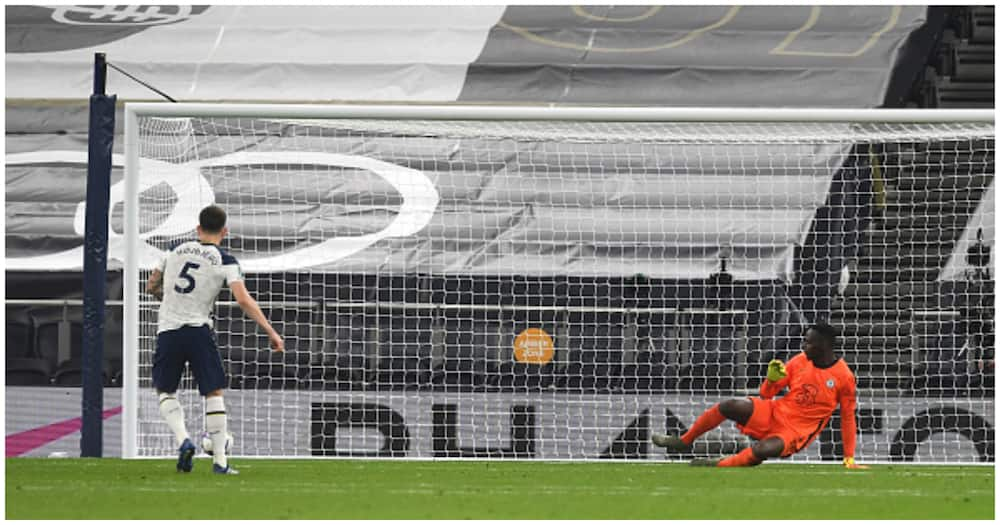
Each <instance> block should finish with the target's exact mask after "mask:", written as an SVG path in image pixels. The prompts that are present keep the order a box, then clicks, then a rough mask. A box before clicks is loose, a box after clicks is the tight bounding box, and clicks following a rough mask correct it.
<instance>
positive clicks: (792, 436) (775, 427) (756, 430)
mask: <svg viewBox="0 0 1000 525" xmlns="http://www.w3.org/2000/svg"><path fill="white" fill-rule="evenodd" d="M748 399H750V401H752V402H753V414H751V415H750V420H749V421H747V424H746V425H740V424H738V423H737V424H736V428H738V429H740V432H742V433H743V434H746V435H747V436H750V437H752V438H753V439H756V440H761V439H766V438H769V437H775V436H777V437H779V438H781V440H782V441H783V442H784V443H785V448H784V449H783V450H782V451H781V457H783V458H786V457H788V456H791V455H792V454H794V453H796V452H798V451H800V450H802V449H804V448H806V447H808V446H809V443H811V442H812V440H813V439H815V438H816V436H817V435H818V434H819V432H814V433H812V435H810V434H808V433H802V432H801V431H800V430H798V429H796V428H794V427H791V426H789V425H787V424H785V423H784V422H783V421H781V420H780V419H779V418H778V417H777V416H775V415H774V413H773V408H774V401H773V400H770V399H761V398H759V397H750V398H748Z"/></svg>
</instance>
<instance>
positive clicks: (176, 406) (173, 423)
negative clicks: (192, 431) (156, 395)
mask: <svg viewBox="0 0 1000 525" xmlns="http://www.w3.org/2000/svg"><path fill="white" fill-rule="evenodd" d="M160 415H161V416H163V419H165V420H166V421H167V424H168V425H170V430H173V431H174V437H176V438H177V446H178V447H179V446H181V444H183V443H184V440H185V439H188V438H189V437H190V436H188V431H187V427H186V426H184V409H183V408H182V407H181V403H180V401H177V394H166V393H162V392H161V393H160Z"/></svg>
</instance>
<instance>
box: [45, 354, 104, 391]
mask: <svg viewBox="0 0 1000 525" xmlns="http://www.w3.org/2000/svg"><path fill="white" fill-rule="evenodd" d="M101 378H102V379H101V383H102V384H105V385H106V384H108V382H109V381H110V379H111V375H110V370H109V369H108V363H107V362H104V364H103V370H102V372H101ZM52 383H53V384H54V385H58V386H81V385H82V384H83V363H82V362H81V360H80V358H79V357H75V358H73V359H70V360H68V361H64V362H62V363H60V364H59V366H58V367H56V371H55V374H53V376H52Z"/></svg>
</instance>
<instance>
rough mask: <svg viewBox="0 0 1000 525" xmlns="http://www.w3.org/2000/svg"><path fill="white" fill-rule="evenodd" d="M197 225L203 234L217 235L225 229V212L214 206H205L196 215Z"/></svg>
mask: <svg viewBox="0 0 1000 525" xmlns="http://www.w3.org/2000/svg"><path fill="white" fill-rule="evenodd" d="M198 224H199V225H201V229H202V231H204V232H205V233H219V232H221V231H222V229H223V228H225V227H226V212H225V211H224V210H223V209H222V208H220V207H218V206H216V205H214V204H213V205H211V206H206V207H205V209H203V210H201V213H199V214H198Z"/></svg>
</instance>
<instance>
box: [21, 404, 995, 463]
mask: <svg viewBox="0 0 1000 525" xmlns="http://www.w3.org/2000/svg"><path fill="white" fill-rule="evenodd" d="M6 394H7V421H8V425H7V432H8V434H7V438H8V443H10V440H11V436H15V435H19V434H24V433H26V432H32V431H34V432H35V434H36V435H37V434H39V433H41V434H42V435H44V436H47V437H49V438H53V437H54V438H55V439H50V440H48V441H38V443H40V445H39V446H38V447H36V448H34V449H31V450H27V451H25V452H24V455H48V454H49V453H51V452H55V451H64V452H69V453H70V454H75V453H76V449H77V443H78V439H79V434H78V433H65V434H62V435H61V436H60V435H59V433H58V432H56V431H55V430H52V429H53V427H56V426H58V425H60V424H63V426H65V421H61V420H60V417H61V416H67V417H73V416H74V415H77V414H78V413H79V390H78V389H63V388H46V389H37V388H19V387H8V388H7V389H6ZM40 394H45V395H46V397H47V399H46V400H45V403H46V406H47V407H50V408H51V410H48V411H46V412H45V413H39V412H38V411H36V410H30V409H27V408H19V407H30V406H33V405H32V404H31V403H29V402H28V400H29V399H37V398H38V396H39V395H40ZM106 395H107V401H108V404H107V406H108V407H114V406H116V405H115V402H114V401H113V400H116V399H120V397H118V396H120V391H119V390H118V389H107V392H106ZM186 397H187V398H188V399H189V400H191V401H194V400H195V396H194V395H192V394H191V393H190V392H188V393H187V394H186ZM226 399H227V404H228V405H229V411H230V413H231V414H232V416H231V423H230V428H231V430H232V432H233V433H234V434H235V436H236V445H235V454H236V455H238V456H243V455H246V456H254V455H267V456H322V457H396V458H481V459H485V458H490V459H501V458H503V459H541V460H596V459H619V460H663V459H671V457H669V456H665V455H664V454H663V452H662V451H661V450H660V449H656V448H655V447H652V446H650V445H649V434H650V433H651V432H654V431H660V430H662V429H684V428H686V427H687V425H689V424H691V422H693V421H694V419H695V417H696V416H697V414H698V412H699V411H700V410H701V408H703V407H707V406H710V404H711V403H713V402H716V401H718V399H717V398H709V397H701V396H686V395H566V394H545V393H539V394H502V393H465V394H443V393H430V392H393V393H377V394H373V393H360V392H357V393H352V392H300V391H280V392H279V391H271V392H268V393H267V395H266V402H264V401H262V400H263V399H264V398H263V397H262V396H261V395H260V393H251V392H242V391H231V392H227V394H226ZM859 405H860V410H859V411H860V413H859V416H860V417H859V420H858V423H859V429H858V430H859V436H858V457H859V458H863V459H864V460H865V461H913V460H919V461H923V462H927V461H942V462H957V461H963V462H976V461H986V460H987V459H988V458H992V457H993V456H994V454H995V453H994V440H995V430H994V427H995V420H994V416H993V414H994V404H993V401H992V400H985V399H984V400H967V399H963V400H961V403H957V402H953V401H952V400H949V399H924V398H881V399H864V398H862V399H861V400H860V403H859ZM272 411H273V412H275V413H277V412H279V411H280V412H281V413H282V417H280V418H279V417H277V416H275V417H267V413H268V412H272ZM199 412H200V411H199V410H189V411H188V417H189V418H200V417H201V416H200V415H199ZM119 419H120V416H117V415H114V416H111V417H109V418H108V419H107V421H106V427H105V428H106V433H105V453H106V454H107V455H111V456H114V455H118V454H120V447H121V441H120V438H121V436H120V434H119V429H120V421H118V420H119ZM149 424H150V425H155V426H157V427H163V428H159V429H158V430H159V431H157V432H155V433H156V435H155V436H153V437H152V438H151V439H153V440H163V441H164V442H165V443H169V442H170V440H171V439H172V438H171V437H170V436H169V435H168V434H167V433H165V432H164V430H165V426H166V425H164V424H162V423H161V422H151V423H149ZM837 425H838V423H837V421H836V420H834V422H833V423H832V424H831V425H830V426H828V427H827V429H826V430H825V431H824V432H822V433H821V435H820V436H819V438H818V439H817V440H816V441H815V442H813V443H812V444H811V445H810V446H809V447H808V448H807V449H806V451H805V452H804V454H800V455H797V456H795V458H796V459H800V460H805V459H809V460H820V459H830V460H833V459H838V458H839V448H838V447H839V442H840V435H839V432H838V431H836V430H835V429H834V428H833V427H836V426H837ZM201 426H202V425H201V422H200V420H197V421H189V428H190V429H191V430H192V431H195V429H200V428H201ZM278 427H280V428H278ZM46 428H48V429H49V431H47V432H46V431H41V432H40V431H39V429H46ZM77 428H78V427H77ZM953 432H954V433H956V434H958V435H961V436H962V439H958V440H956V439H954V436H951V439H948V440H947V441H946V439H945V438H946V436H945V435H944V434H945V433H949V434H950V433H953ZM745 439H746V438H744V437H742V436H739V435H738V434H736V432H735V429H734V428H733V427H732V426H731V425H728V424H726V425H723V426H722V427H720V429H718V430H716V431H713V432H712V433H710V434H708V435H706V439H704V440H703V441H704V442H705V446H704V448H703V449H701V450H699V451H700V452H704V453H707V454H714V453H730V452H731V451H733V450H735V449H736V448H737V447H739V446H742V445H744V444H745V443H746V441H745ZM956 443H957V444H958V445H957V446H956ZM146 445H147V446H158V443H147V444H146ZM8 449H10V447H8ZM678 459H679V458H678Z"/></svg>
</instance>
